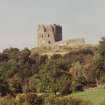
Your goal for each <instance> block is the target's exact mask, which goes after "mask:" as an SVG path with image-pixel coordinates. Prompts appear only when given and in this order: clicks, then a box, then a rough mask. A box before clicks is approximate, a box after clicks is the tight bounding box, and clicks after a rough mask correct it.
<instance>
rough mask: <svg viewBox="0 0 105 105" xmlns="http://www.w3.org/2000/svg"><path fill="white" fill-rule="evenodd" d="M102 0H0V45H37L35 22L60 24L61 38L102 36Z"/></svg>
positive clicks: (90, 39)
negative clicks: (61, 28)
mask: <svg viewBox="0 0 105 105" xmlns="http://www.w3.org/2000/svg"><path fill="white" fill-rule="evenodd" d="M104 5H105V0H0V49H4V48H8V47H18V48H24V47H29V48H32V47H35V46H37V39H36V38H37V33H36V30H37V25H38V24H60V25H62V27H63V39H64V40H66V39H70V38H80V37H83V38H85V39H86V41H87V42H89V43H98V41H99V40H100V38H101V37H102V36H105V6H104Z"/></svg>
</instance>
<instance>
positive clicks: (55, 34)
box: [37, 24, 62, 46]
mask: <svg viewBox="0 0 105 105" xmlns="http://www.w3.org/2000/svg"><path fill="white" fill-rule="evenodd" d="M61 40H62V27H61V26H59V25H56V24H54V25H46V26H45V25H39V26H38V30H37V41H38V42H37V43H38V46H49V45H53V44H54V43H55V42H57V41H61Z"/></svg>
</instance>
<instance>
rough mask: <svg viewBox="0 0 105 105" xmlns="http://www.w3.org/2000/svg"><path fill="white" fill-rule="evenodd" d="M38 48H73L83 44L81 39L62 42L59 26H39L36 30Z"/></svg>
mask: <svg viewBox="0 0 105 105" xmlns="http://www.w3.org/2000/svg"><path fill="white" fill-rule="evenodd" d="M37 43H38V47H46V46H73V45H81V44H85V40H84V39H83V38H79V39H69V40H65V41H63V40H62V26H60V25H56V24H53V25H39V26H38V30H37Z"/></svg>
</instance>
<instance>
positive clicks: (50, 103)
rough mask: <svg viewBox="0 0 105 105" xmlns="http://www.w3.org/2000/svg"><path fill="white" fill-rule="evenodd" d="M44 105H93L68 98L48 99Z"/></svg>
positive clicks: (53, 97)
mask: <svg viewBox="0 0 105 105" xmlns="http://www.w3.org/2000/svg"><path fill="white" fill-rule="evenodd" d="M44 105H92V104H91V103H90V102H88V101H83V100H81V99H77V98H73V97H70V98H67V97H55V96H52V97H48V98H47V99H46V100H45V103H44Z"/></svg>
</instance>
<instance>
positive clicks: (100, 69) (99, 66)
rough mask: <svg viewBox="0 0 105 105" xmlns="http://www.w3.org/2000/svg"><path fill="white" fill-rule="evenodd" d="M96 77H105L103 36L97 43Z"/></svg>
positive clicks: (99, 78)
mask: <svg viewBox="0 0 105 105" xmlns="http://www.w3.org/2000/svg"><path fill="white" fill-rule="evenodd" d="M95 70H96V78H97V79H98V80H101V79H102V78H104V77H105V37H103V38H102V40H101V41H100V43H99V48H98V51H97V54H96V59H95Z"/></svg>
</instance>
